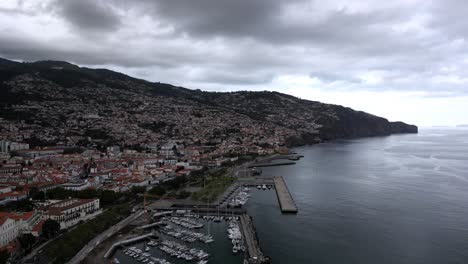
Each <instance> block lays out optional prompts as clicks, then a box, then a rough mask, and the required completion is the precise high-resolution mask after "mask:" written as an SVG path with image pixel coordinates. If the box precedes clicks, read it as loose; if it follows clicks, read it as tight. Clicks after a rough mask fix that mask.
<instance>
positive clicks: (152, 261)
mask: <svg viewBox="0 0 468 264" xmlns="http://www.w3.org/2000/svg"><path fill="white" fill-rule="evenodd" d="M123 253H124V254H125V255H127V256H129V257H132V258H134V259H136V260H138V261H140V262H141V263H147V264H171V262H169V261H167V260H165V259H162V258H155V257H152V256H151V254H150V253H147V252H143V251H142V250H141V249H138V248H136V247H130V248H126V249H124V250H123Z"/></svg>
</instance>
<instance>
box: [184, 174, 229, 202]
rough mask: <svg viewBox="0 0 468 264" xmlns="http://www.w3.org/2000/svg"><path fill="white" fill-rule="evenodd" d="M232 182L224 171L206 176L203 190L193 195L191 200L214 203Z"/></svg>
mask: <svg viewBox="0 0 468 264" xmlns="http://www.w3.org/2000/svg"><path fill="white" fill-rule="evenodd" d="M234 181H235V179H234V178H232V177H230V176H229V174H228V173H227V171H226V169H222V170H219V171H217V172H214V173H211V174H209V175H207V176H206V179H205V183H204V187H203V189H201V190H200V191H198V192H195V193H193V194H192V198H193V199H194V200H198V201H203V202H214V201H215V200H216V198H218V196H219V195H221V194H222V193H224V192H225V191H226V189H227V188H228V187H229V186H230V185H231V184H232V183H233V182H234Z"/></svg>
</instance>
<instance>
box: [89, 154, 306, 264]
mask: <svg viewBox="0 0 468 264" xmlns="http://www.w3.org/2000/svg"><path fill="white" fill-rule="evenodd" d="M281 158H283V157H281ZM293 158H294V157H293ZM268 162H270V161H268ZM244 166H245V165H244ZM249 170H250V172H254V171H257V170H258V169H249ZM249 174H250V173H249ZM244 175H246V174H245V173H244ZM268 191H275V193H276V196H277V200H278V208H279V209H280V211H281V212H282V213H297V212H298V208H297V206H296V204H295V202H294V199H293V197H292V195H291V193H290V192H289V190H288V187H287V185H286V182H285V181H284V179H283V177H281V176H274V177H273V176H260V175H256V174H255V173H252V175H250V176H248V177H237V178H236V181H235V182H234V183H233V184H232V185H231V186H229V187H228V188H227V189H226V191H225V192H224V193H223V194H222V195H220V196H219V197H218V198H217V199H216V201H215V202H213V203H207V204H200V203H190V202H183V203H177V201H175V202H171V201H161V202H158V201H156V202H153V203H152V204H149V205H148V206H146V212H145V213H144V215H141V217H139V218H138V219H136V220H135V221H134V222H133V223H132V224H131V226H129V227H128V230H126V233H118V234H117V235H116V236H113V237H112V238H111V239H109V240H110V241H109V242H108V243H107V244H106V246H102V247H101V249H100V251H101V252H105V254H103V253H95V254H94V255H95V256H96V257H97V258H99V256H102V257H104V258H105V259H107V260H110V261H112V263H125V264H136V263H145V264H182V263H194V264H207V263H226V264H230V263H232V264H234V263H244V264H261V263H265V264H266V263H271V260H270V258H269V257H268V256H266V255H265V254H264V253H263V251H262V249H261V243H260V241H259V239H258V235H257V232H256V228H255V226H254V221H253V219H252V217H251V216H250V215H249V214H248V212H247V211H246V209H245V206H244V205H246V204H247V203H248V201H249V199H250V198H251V196H252V195H253V194H254V192H255V193H257V192H258V193H259V194H260V193H263V192H266V193H268ZM253 197H255V195H253ZM149 232H150V233H149ZM98 251H99V250H98ZM93 261H94V262H95V261H96V258H95V259H94V260H92V261H89V260H88V261H87V262H84V263H94V262H93Z"/></svg>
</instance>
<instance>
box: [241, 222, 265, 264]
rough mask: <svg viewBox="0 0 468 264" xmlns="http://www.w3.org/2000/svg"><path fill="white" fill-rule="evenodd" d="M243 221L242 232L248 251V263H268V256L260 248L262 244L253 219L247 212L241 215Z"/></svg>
mask: <svg viewBox="0 0 468 264" xmlns="http://www.w3.org/2000/svg"><path fill="white" fill-rule="evenodd" d="M240 222H241V232H242V235H243V238H244V242H245V247H246V251H247V252H246V253H247V263H249V264H257V263H266V260H267V259H266V258H265V256H264V255H263V252H262V250H261V249H260V244H259V243H258V240H257V235H256V233H255V228H254V226H253V223H252V219H251V218H250V216H248V215H247V214H243V215H241V216H240Z"/></svg>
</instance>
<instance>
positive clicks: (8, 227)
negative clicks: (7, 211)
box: [0, 216, 18, 247]
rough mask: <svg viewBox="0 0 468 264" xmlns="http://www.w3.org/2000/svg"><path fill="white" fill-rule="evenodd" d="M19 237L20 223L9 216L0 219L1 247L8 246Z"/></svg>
mask: <svg viewBox="0 0 468 264" xmlns="http://www.w3.org/2000/svg"><path fill="white" fill-rule="evenodd" d="M17 237H18V225H17V224H16V222H15V220H13V219H11V218H10V217H8V216H5V217H2V218H1V219H0V247H5V246H7V245H8V244H9V243H10V242H11V241H13V240H15V239H16V238H17Z"/></svg>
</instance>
